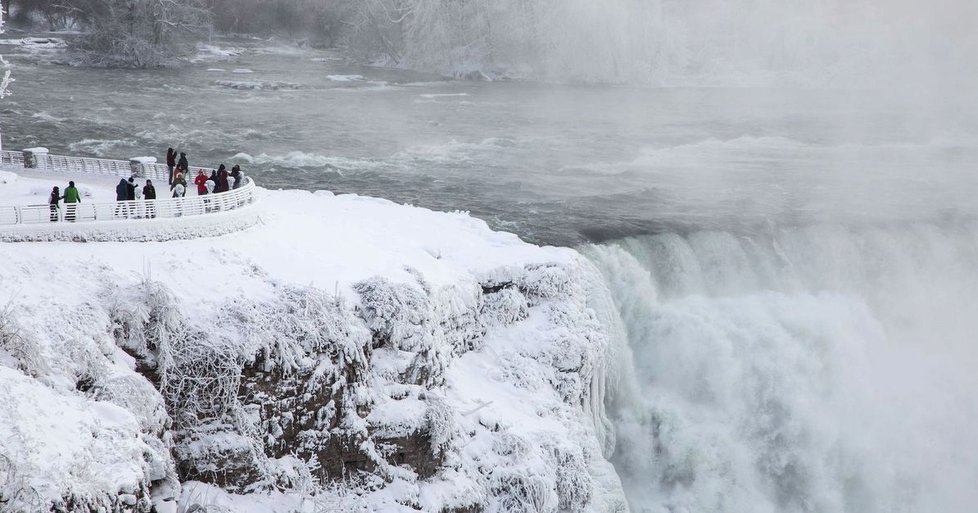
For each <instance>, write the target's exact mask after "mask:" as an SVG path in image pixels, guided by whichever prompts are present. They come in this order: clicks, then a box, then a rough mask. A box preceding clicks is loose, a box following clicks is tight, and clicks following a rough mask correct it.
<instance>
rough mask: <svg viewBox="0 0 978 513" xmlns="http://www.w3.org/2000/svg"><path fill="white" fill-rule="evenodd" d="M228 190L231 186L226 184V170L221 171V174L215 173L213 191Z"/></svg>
mask: <svg viewBox="0 0 978 513" xmlns="http://www.w3.org/2000/svg"><path fill="white" fill-rule="evenodd" d="M229 190H231V187H230V186H229V185H228V172H227V171H221V174H219V175H217V187H216V188H215V189H214V192H227V191H229Z"/></svg>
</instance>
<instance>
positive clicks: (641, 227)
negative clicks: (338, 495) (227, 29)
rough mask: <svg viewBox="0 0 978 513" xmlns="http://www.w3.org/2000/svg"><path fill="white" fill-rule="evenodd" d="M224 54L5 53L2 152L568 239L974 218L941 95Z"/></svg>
mask: <svg viewBox="0 0 978 513" xmlns="http://www.w3.org/2000/svg"><path fill="white" fill-rule="evenodd" d="M221 45H222V46H224V47H234V48H239V49H243V50H244V51H243V53H242V54H241V55H240V56H238V57H236V58H234V59H233V60H231V61H229V62H220V61H218V62H215V61H207V62H200V63H198V64H193V65H188V66H187V67H185V68H183V69H179V70H162V71H127V70H92V69H83V68H75V67H69V66H58V65H52V64H40V65H38V64H36V62H38V56H37V55H35V54H28V56H23V55H24V54H25V52H24V50H23V49H19V48H11V47H8V50H9V51H8V52H7V53H8V54H13V55H12V59H11V60H12V62H13V63H14V66H15V67H14V76H15V77H16V79H17V82H16V83H15V84H14V95H13V96H11V97H10V98H8V99H6V100H5V104H4V107H3V111H2V119H0V121H2V123H3V127H4V141H3V142H4V146H5V147H7V148H25V147H29V146H35V145H43V146H46V147H48V148H50V149H51V150H52V151H53V152H59V153H72V154H84V155H93V156H103V157H116V158H126V157H130V156H136V155H156V156H158V158H159V159H161V160H162V158H163V154H164V153H165V151H166V148H167V147H168V146H170V145H172V146H175V147H178V148H180V149H181V150H186V151H187V152H188V154H189V156H190V160H191V164H194V163H197V164H201V165H203V164H206V165H209V166H214V165H216V164H218V163H220V162H225V163H228V164H230V163H231V162H236V163H240V164H242V166H243V168H244V169H245V171H246V172H250V173H252V174H254V175H255V176H256V177H258V178H260V180H261V183H262V184H265V185H266V186H269V187H293V188H294V187H301V188H309V189H317V188H327V189H331V190H334V191H337V192H355V193H360V194H367V195H377V196H383V197H387V198H391V199H393V200H396V201H400V202H407V203H411V204H416V205H420V206H425V207H431V208H434V209H439V210H468V211H471V212H472V213H473V214H474V215H476V216H478V217H481V218H483V219H486V220H487V221H488V222H489V223H490V224H491V225H492V226H494V227H496V228H499V229H504V230H508V231H513V232H516V233H518V234H520V235H521V236H523V237H525V238H527V239H529V240H532V241H534V242H545V243H557V244H576V243H580V242H582V241H585V240H606V239H609V238H614V237H616V236H624V235H631V234H641V233H650V232H662V231H682V232H687V231H690V230H696V229H703V228H710V229H728V228H731V227H740V228H743V227H755V226H758V225H767V224H770V223H775V224H779V225H784V224H790V225H804V224H808V223H811V222H815V221H839V222H846V223H861V224H865V223H880V222H892V221H901V220H902V221H905V220H920V219H938V218H943V217H947V216H962V215H970V214H971V213H973V212H974V209H973V204H974V202H973V201H972V198H974V197H975V195H976V193H978V187H976V180H975V178H974V173H973V165H974V163H975V162H978V147H976V145H975V143H974V141H975V140H976V138H975V137H974V136H975V134H978V126H976V124H975V122H974V120H975V119H976V118H978V117H976V116H973V115H971V114H972V113H971V112H969V111H968V109H972V110H973V109H974V107H975V106H974V105H960V104H954V103H945V102H942V101H939V100H941V98H940V97H939V93H938V92H935V91H924V92H922V93H917V92H915V93H914V96H913V98H914V99H915V101H914V102H906V101H903V100H902V96H900V97H899V98H900V101H895V100H894V99H893V98H889V97H887V96H886V95H881V94H880V92H879V91H861V90H805V89H790V90H784V89H720V88H665V89H647V88H645V89H643V88H628V87H612V86H583V85H540V84H529V83H516V82H501V83H483V82H463V81H445V80H440V79H439V78H438V77H435V76H430V75H419V74H416V73H406V72H390V71H383V70H379V69H374V68H362V67H354V66H349V65H345V64H343V62H342V61H341V60H337V57H336V55H335V54H332V53H329V52H317V51H299V50H291V49H287V48H280V47H272V48H267V47H266V46H267V45H266V46H263V45H264V43H262V42H257V41H226V42H222V43H221ZM47 58H48V60H51V59H52V58H55V59H56V58H58V54H54V55H53V57H52V56H48V57H47ZM214 69H217V70H220V71H208V70H214ZM235 70H237V71H239V72H237V73H236V72H235ZM243 71H248V72H247V73H246V72H243ZM257 88H260V89H257Z"/></svg>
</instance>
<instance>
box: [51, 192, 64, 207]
mask: <svg viewBox="0 0 978 513" xmlns="http://www.w3.org/2000/svg"><path fill="white" fill-rule="evenodd" d="M62 199H64V196H58V193H56V192H54V191H51V197H49V198H48V204H49V205H53V206H55V207H57V206H58V202H60V201H61V200H62Z"/></svg>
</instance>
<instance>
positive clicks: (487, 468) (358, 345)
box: [0, 187, 627, 512]
mask: <svg viewBox="0 0 978 513" xmlns="http://www.w3.org/2000/svg"><path fill="white" fill-rule="evenodd" d="M38 189H39V190H40V189H41V188H40V187H39V188H38ZM261 196H262V198H261V202H260V205H261V206H260V207H258V208H260V209H261V210H260V211H259V213H258V215H259V217H260V220H259V222H258V224H257V225H256V226H253V227H251V228H249V229H247V230H245V231H243V232H240V233H235V234H229V235H225V236H222V237H216V238H203V239H197V240H177V241H171V242H142V243H134V242H105V243H87V244H79V243H60V242H47V243H17V244H3V245H2V246H0V249H2V255H3V258H0V291H2V297H0V301H2V302H3V305H5V308H4V309H3V310H2V314H0V390H2V392H0V394H2V396H3V397H4V399H5V400H4V407H3V408H2V409H0V456H2V457H0V503H2V505H3V509H4V511H16V512H19V511H25V512H26V511H37V510H40V509H43V510H47V509H52V510H58V511H100V510H101V508H107V509H108V510H113V511H116V510H118V511H136V512H145V511H150V510H151V508H153V507H154V506H155V507H156V509H157V511H176V510H177V509H178V508H181V507H182V508H187V509H188V510H189V509H190V508H192V507H193V506H194V505H199V506H208V507H211V508H218V509H215V510H219V509H220V508H221V507H224V508H231V509H233V510H234V511H343V510H347V511H364V510H370V509H373V510H383V511H417V510H423V511H444V512H449V511H451V512H472V511H485V512H494V511H499V512H519V511H526V512H536V511H541V512H542V511H595V512H606V511H607V512H613V511H625V510H626V509H627V506H626V504H625V501H624V495H623V493H622V490H621V484H620V482H619V479H618V477H617V476H616V474H615V472H614V469H613V468H612V466H611V465H610V463H608V461H607V459H606V457H607V456H608V455H609V454H610V451H611V449H612V448H613V446H614V440H613V435H612V434H611V430H610V429H609V423H608V420H607V417H606V415H605V413H604V406H603V405H604V395H605V393H606V392H605V391H606V390H608V389H609V387H611V386H614V381H615V380H616V379H617V376H618V373H617V372H616V371H615V365H614V364H613V362H614V361H615V358H614V357H613V355H614V354H615V353H616V352H617V351H619V349H620V348H619V347H618V344H621V343H622V342H623V341H622V339H621V337H616V336H613V335H612V333H614V330H613V329H611V328H612V327H611V326H610V325H609V324H608V323H606V322H604V321H602V319H600V318H599V317H598V315H597V314H596V313H595V312H596V311H602V309H601V308H598V309H595V308H594V306H595V305H596V304H601V305H607V302H608V301H610V299H609V298H608V297H607V292H606V290H605V289H604V287H603V286H602V285H600V282H599V278H598V277H597V276H598V275H597V273H595V272H594V270H593V268H592V267H591V264H589V263H588V262H587V261H586V260H584V259H583V258H582V257H581V256H579V255H578V254H577V253H576V252H574V251H572V250H567V249H558V248H540V247H536V246H532V245H529V244H525V243H523V242H521V241H520V240H519V239H518V238H517V237H516V236H514V235H511V234H505V233H497V232H493V231H491V230H489V228H488V227H487V226H486V225H485V223H483V222H482V221H479V220H476V219H473V218H471V217H469V216H468V215H467V214H465V213H453V214H447V213H435V212H431V211H428V210H424V209H419V208H414V207H410V206H401V205H396V204H393V203H390V202H387V201H384V200H378V199H372V198H364V197H358V196H333V195H332V194H330V193H326V192H318V193H314V194H313V193H308V192H300V191H263V192H262V193H261Z"/></svg>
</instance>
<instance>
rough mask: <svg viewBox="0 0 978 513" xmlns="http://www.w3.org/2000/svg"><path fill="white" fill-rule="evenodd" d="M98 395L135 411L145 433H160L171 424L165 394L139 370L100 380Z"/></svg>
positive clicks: (96, 395) (96, 388)
mask: <svg viewBox="0 0 978 513" xmlns="http://www.w3.org/2000/svg"><path fill="white" fill-rule="evenodd" d="M94 398H95V399H96V400H98V401H107V402H110V403H112V404H115V405H116V406H119V407H121V408H124V409H126V411H128V412H129V413H132V414H133V416H134V417H136V420H138V421H139V428H140V430H142V431H143V432H144V433H153V434H157V435H160V434H162V433H163V431H164V429H165V428H166V427H168V426H169V424H170V416H169V415H167V413H166V405H165V404H164V403H163V397H162V396H160V393H159V392H158V391H157V390H156V389H155V388H154V387H153V385H152V384H151V383H150V382H149V381H146V379H145V378H143V377H142V376H139V375H137V374H127V375H121V376H111V377H109V378H107V379H105V380H102V381H99V382H97V383H96V384H95V388H94Z"/></svg>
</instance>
